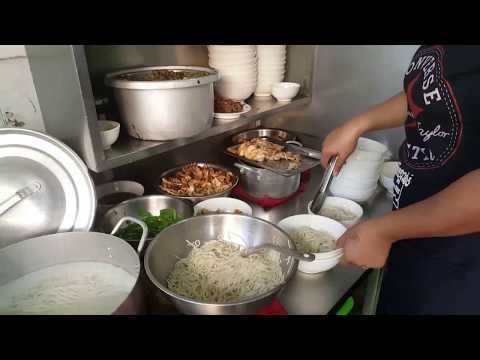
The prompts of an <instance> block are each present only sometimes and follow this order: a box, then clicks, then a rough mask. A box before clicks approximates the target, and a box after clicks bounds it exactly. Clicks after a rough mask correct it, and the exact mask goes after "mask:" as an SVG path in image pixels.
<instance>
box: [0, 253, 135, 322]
mask: <svg viewBox="0 0 480 360" xmlns="http://www.w3.org/2000/svg"><path fill="white" fill-rule="evenodd" d="M135 282H136V278H135V277H133V276H132V275H130V274H129V273H128V272H126V271H125V270H123V269H122V268H120V267H117V266H114V265H111V264H107V263H101V262H75V263H68V264H61V265H54V266H50V267H47V268H44V269H41V270H38V271H35V272H32V273H29V274H27V275H25V276H22V277H20V278H18V279H16V280H13V281H11V282H9V283H7V284H5V285H2V286H0V314H3V315H5V314H16V315H21V314H35V315H107V314H110V313H112V312H113V311H114V310H115V309H116V308H117V307H118V306H119V305H120V304H121V303H122V302H123V300H125V299H126V298H127V296H128V294H129V292H130V291H131V289H132V288H133V286H134V285H135Z"/></svg>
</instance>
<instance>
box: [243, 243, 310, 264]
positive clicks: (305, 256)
mask: <svg viewBox="0 0 480 360" xmlns="http://www.w3.org/2000/svg"><path fill="white" fill-rule="evenodd" d="M263 249H271V250H274V251H278V252H279V253H281V254H283V255H285V256H291V257H293V258H295V259H297V260H302V261H308V262H312V261H314V260H315V255H314V254H310V253H300V252H298V251H296V250H293V249H289V248H285V247H281V246H277V245H273V244H262V245H258V246H252V247H249V248H243V249H242V250H241V251H240V255H241V256H243V257H247V256H249V255H252V254H254V253H257V252H259V251H261V250H263Z"/></svg>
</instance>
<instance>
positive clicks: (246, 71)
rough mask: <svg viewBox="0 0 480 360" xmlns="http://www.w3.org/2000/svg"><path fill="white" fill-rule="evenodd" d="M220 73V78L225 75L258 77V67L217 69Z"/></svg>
mask: <svg viewBox="0 0 480 360" xmlns="http://www.w3.org/2000/svg"><path fill="white" fill-rule="evenodd" d="M217 70H218V72H219V73H220V76H224V75H239V76H243V75H251V74H255V75H257V73H258V72H257V67H256V66H251V65H248V66H238V67H232V68H217Z"/></svg>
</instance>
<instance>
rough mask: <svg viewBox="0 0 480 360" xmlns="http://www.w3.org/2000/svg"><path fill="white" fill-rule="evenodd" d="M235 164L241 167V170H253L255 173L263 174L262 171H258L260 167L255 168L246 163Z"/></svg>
mask: <svg viewBox="0 0 480 360" xmlns="http://www.w3.org/2000/svg"><path fill="white" fill-rule="evenodd" d="M233 166H235V167H237V168H239V169H240V170H247V171H251V172H253V173H255V174H259V175H260V174H261V172H260V171H258V169H255V168H253V167H251V166H248V165H245V164H240V163H234V164H233Z"/></svg>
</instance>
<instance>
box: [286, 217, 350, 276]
mask: <svg viewBox="0 0 480 360" xmlns="http://www.w3.org/2000/svg"><path fill="white" fill-rule="evenodd" d="M278 226H279V227H280V228H281V229H283V230H284V231H285V232H286V233H287V234H289V235H290V236H291V235H292V234H293V233H294V232H295V231H296V230H297V229H298V228H299V227H303V226H308V227H311V228H312V229H315V230H318V231H324V232H327V233H328V234H330V235H331V236H333V237H334V238H335V241H336V240H338V239H339V238H340V237H341V236H342V235H343V233H344V232H345V231H346V230H347V228H346V227H345V226H344V225H342V224H341V223H339V222H338V221H335V220H332V219H329V218H327V217H325V216H320V215H310V214H303V215H294V216H290V217H287V218H285V219H283V220H282V221H280V222H279V223H278ZM320 255H321V256H320ZM342 255H343V251H341V249H337V250H333V251H330V252H323V253H316V254H315V260H314V261H312V262H306V261H301V260H300V261H299V264H298V270H299V271H301V272H305V273H309V274H315V273H320V272H324V271H327V270H330V269H331V268H333V267H335V266H336V265H337V264H338V263H339V262H340V258H341V257H342Z"/></svg>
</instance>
